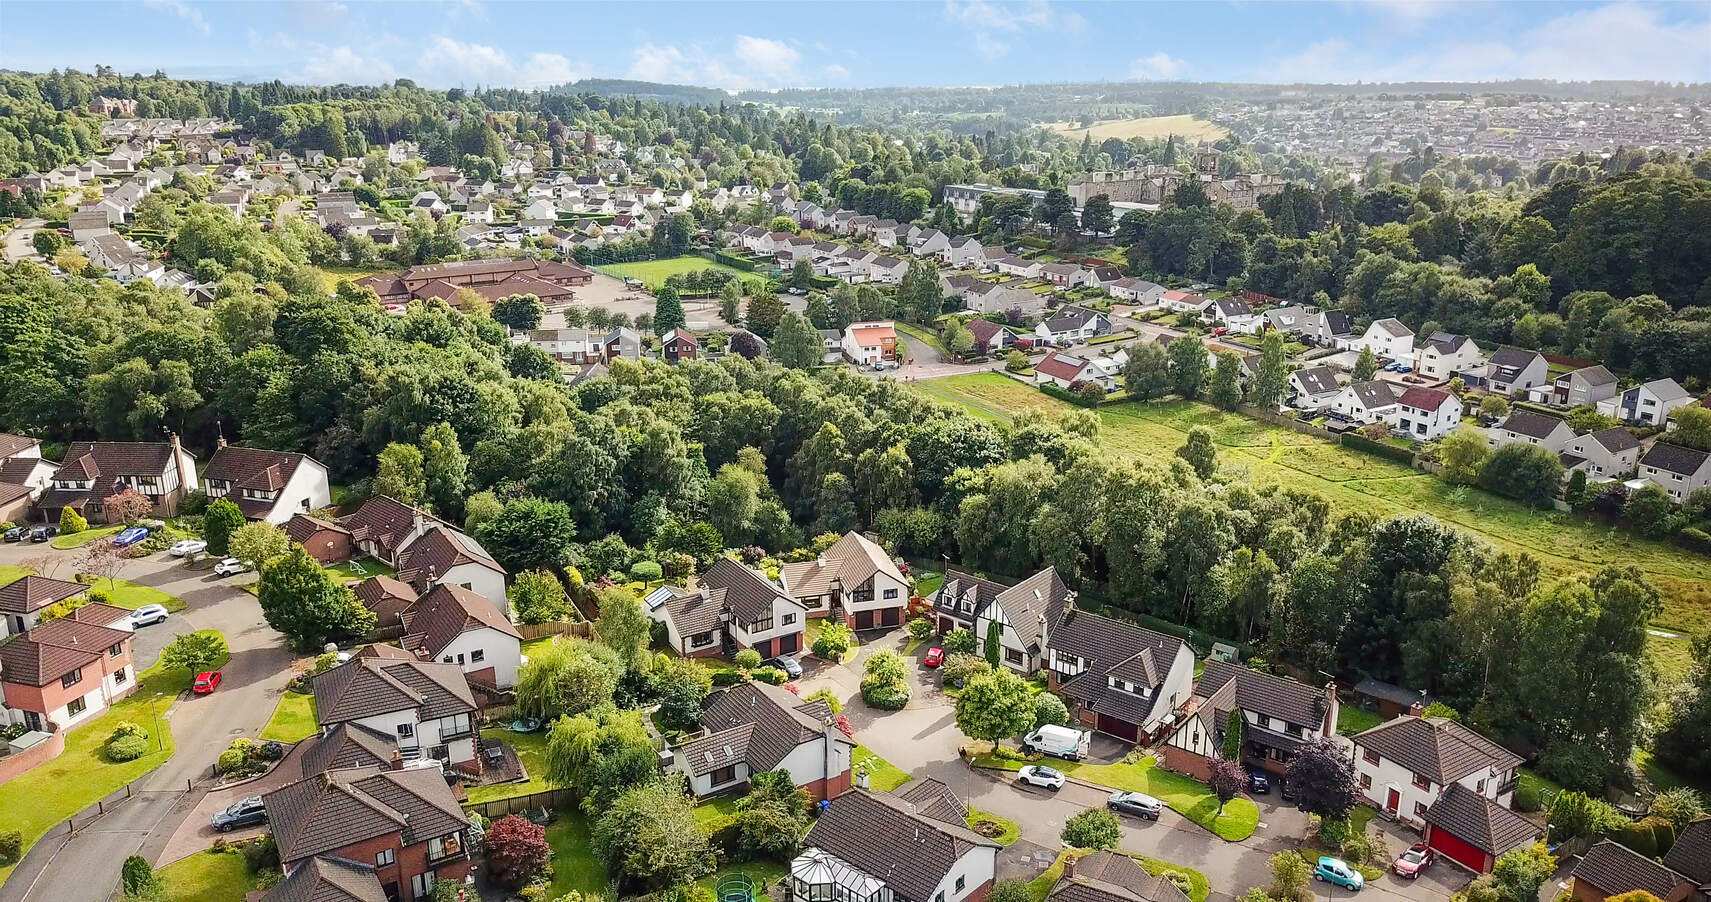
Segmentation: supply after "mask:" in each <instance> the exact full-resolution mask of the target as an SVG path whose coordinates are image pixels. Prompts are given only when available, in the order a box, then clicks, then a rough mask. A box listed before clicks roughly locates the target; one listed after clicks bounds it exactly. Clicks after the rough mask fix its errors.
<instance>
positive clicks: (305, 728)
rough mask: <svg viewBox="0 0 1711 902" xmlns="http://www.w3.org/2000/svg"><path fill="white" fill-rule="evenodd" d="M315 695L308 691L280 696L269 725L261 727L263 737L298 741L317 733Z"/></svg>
mask: <svg viewBox="0 0 1711 902" xmlns="http://www.w3.org/2000/svg"><path fill="white" fill-rule="evenodd" d="M316 730H317V725H316V721H315V696H314V695H312V694H310V693H307V692H286V693H285V694H284V695H282V696H280V697H279V706H278V707H276V708H274V709H273V716H272V717H270V718H268V720H267V726H265V727H262V728H261V738H263V739H271V740H274V741H276V742H298V741H300V740H303V739H308V738H309V737H310V736H313V735H315V733H316Z"/></svg>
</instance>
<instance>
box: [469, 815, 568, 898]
mask: <svg viewBox="0 0 1711 902" xmlns="http://www.w3.org/2000/svg"><path fill="white" fill-rule="evenodd" d="M482 846H483V848H484V849H485V851H486V853H487V876H488V877H490V878H492V880H493V882H494V883H497V884H498V885H500V886H503V887H505V888H507V889H513V890H515V889H521V888H522V887H523V886H524V885H525V884H527V883H528V882H529V880H530V879H532V878H533V877H534V876H535V875H536V874H538V873H540V872H541V871H542V870H543V869H545V868H546V866H547V862H548V861H550V860H551V859H552V847H551V846H549V845H547V829H546V828H545V827H542V826H539V825H537V824H534V823H532V822H530V820H529V819H528V818H526V817H523V816H522V815H518V814H508V815H506V816H504V817H502V818H500V819H498V820H496V821H494V822H493V823H492V824H491V825H490V826H488V828H487V834H486V835H485V836H484V837H483V839H482Z"/></svg>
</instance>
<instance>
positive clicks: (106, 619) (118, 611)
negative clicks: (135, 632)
mask: <svg viewBox="0 0 1711 902" xmlns="http://www.w3.org/2000/svg"><path fill="white" fill-rule="evenodd" d="M67 617H69V618H70V619H72V620H75V621H77V622H78V623H93V624H95V625H96V626H113V624H115V623H118V622H119V621H121V620H129V619H130V618H131V612H130V611H128V610H126V609H125V608H121V607H117V606H115V605H110V604H102V603H101V602H99V601H91V602H88V603H86V604H82V605H79V606H78V607H76V608H75V609H73V610H72V612H71V613H70V614H68V615H67ZM113 629H116V630H123V631H125V632H130V630H128V629H126V628H125V627H121V626H113Z"/></svg>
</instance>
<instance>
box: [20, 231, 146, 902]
mask: <svg viewBox="0 0 1711 902" xmlns="http://www.w3.org/2000/svg"><path fill="white" fill-rule="evenodd" d="M36 234H38V235H40V234H41V233H40V232H37V233H36ZM0 861H4V862H6V863H7V864H11V863H12V862H14V861H17V855H16V854H12V855H4V856H0ZM119 886H120V887H122V888H123V889H124V891H125V900H126V902H131V900H136V902H152V900H155V899H158V898H160V895H161V887H160V878H159V877H157V876H155V873H154V868H153V867H151V866H150V865H149V860H148V859H147V858H144V857H143V856H141V855H130V856H127V857H126V858H125V863H124V864H123V865H122V866H121V867H120V870H119Z"/></svg>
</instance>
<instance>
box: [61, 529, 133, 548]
mask: <svg viewBox="0 0 1711 902" xmlns="http://www.w3.org/2000/svg"><path fill="white" fill-rule="evenodd" d="M124 528H125V527H124V526H123V525H119V526H97V527H95V528H94V529H85V530H84V531H82V532H68V533H66V534H64V535H59V536H54V538H53V541H51V542H49V543H48V544H49V545H52V546H53V547H55V548H58V549H60V550H61V551H64V550H65V549H67V548H82V547H83V546H85V545H87V544H89V543H90V542H93V541H95V540H96V539H99V538H101V537H103V536H110V535H113V534H114V533H116V532H118V531H119V530H121V529H124Z"/></svg>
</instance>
